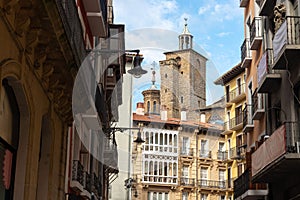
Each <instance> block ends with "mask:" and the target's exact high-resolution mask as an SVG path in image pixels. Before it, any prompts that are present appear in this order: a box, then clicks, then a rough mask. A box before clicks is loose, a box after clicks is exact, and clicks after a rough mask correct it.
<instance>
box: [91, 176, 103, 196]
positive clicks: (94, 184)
mask: <svg viewBox="0 0 300 200" xmlns="http://www.w3.org/2000/svg"><path fill="white" fill-rule="evenodd" d="M91 180H92V185H91V191H92V192H93V193H94V194H95V195H96V196H99V195H100V194H101V191H100V190H101V188H100V180H99V178H98V177H97V175H96V174H95V173H92V176H91Z"/></svg>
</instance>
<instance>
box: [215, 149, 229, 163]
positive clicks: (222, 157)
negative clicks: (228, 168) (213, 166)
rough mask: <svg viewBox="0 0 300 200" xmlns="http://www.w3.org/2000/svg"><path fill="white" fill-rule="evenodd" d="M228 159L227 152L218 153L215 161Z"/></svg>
mask: <svg viewBox="0 0 300 200" xmlns="http://www.w3.org/2000/svg"><path fill="white" fill-rule="evenodd" d="M227 158H228V152H227V151H218V153H217V159H218V160H220V161H225V160H227Z"/></svg>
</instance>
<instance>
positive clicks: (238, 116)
mask: <svg viewBox="0 0 300 200" xmlns="http://www.w3.org/2000/svg"><path fill="white" fill-rule="evenodd" d="M242 112H243V111H242V106H238V107H237V108H235V125H238V124H240V123H242V122H243V117H242Z"/></svg>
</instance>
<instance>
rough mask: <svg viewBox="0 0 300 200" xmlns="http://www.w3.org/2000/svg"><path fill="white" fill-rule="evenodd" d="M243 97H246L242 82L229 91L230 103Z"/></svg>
mask: <svg viewBox="0 0 300 200" xmlns="http://www.w3.org/2000/svg"><path fill="white" fill-rule="evenodd" d="M244 98H246V94H245V84H244V83H243V84H241V85H240V86H238V87H236V88H234V89H232V90H231V91H230V92H229V102H231V103H237V102H239V101H241V100H242V99H244Z"/></svg>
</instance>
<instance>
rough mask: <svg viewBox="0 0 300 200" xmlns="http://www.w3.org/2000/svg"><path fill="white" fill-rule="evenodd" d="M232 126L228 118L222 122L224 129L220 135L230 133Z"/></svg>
mask: <svg viewBox="0 0 300 200" xmlns="http://www.w3.org/2000/svg"><path fill="white" fill-rule="evenodd" d="M231 128H232V121H231V120H229V121H227V122H224V131H223V132H222V135H229V134H231V133H232V132H233V131H232V130H231Z"/></svg>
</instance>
